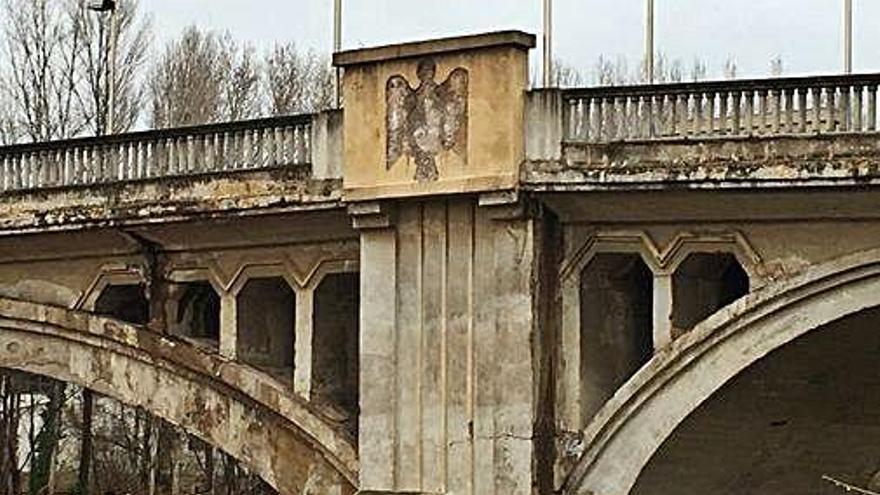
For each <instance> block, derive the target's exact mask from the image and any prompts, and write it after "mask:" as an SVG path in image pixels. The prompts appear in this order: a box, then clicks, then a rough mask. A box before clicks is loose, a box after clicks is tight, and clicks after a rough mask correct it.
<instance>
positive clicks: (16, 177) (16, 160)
mask: <svg viewBox="0 0 880 495" xmlns="http://www.w3.org/2000/svg"><path fill="white" fill-rule="evenodd" d="M9 168H10V172H11V173H12V177H10V179H11V180H10V189H21V155H18V156H13V157H11V158H10V167H9Z"/></svg>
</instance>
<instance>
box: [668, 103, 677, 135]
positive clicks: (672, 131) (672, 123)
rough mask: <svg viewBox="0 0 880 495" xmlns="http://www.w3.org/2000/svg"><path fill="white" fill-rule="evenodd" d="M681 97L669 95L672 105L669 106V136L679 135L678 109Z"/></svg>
mask: <svg viewBox="0 0 880 495" xmlns="http://www.w3.org/2000/svg"><path fill="white" fill-rule="evenodd" d="M679 96H680V95H678V94H672V95H669V98H670V104H669V135H670V136H677V135H678V129H679V126H678V109H679V106H680V101H679V100H680V97H679Z"/></svg>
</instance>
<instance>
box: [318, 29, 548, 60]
mask: <svg viewBox="0 0 880 495" xmlns="http://www.w3.org/2000/svg"><path fill="white" fill-rule="evenodd" d="M535 43H536V41H535V35H533V34H529V33H525V32H523V31H514V30H511V31H497V32H494V33H485V34H475V35H468V36H456V37H453V38H440V39H435V40H428V41H416V42H410V43H400V44H395V45H386V46H379V47H375V48H364V49H359V50H347V51H343V52H338V53H336V54H334V55H333V65H336V66H338V67H348V66H352V65H362V64H369V63H375V62H382V61H385V60H394V59H400V58H411V57H420V56H423V55H438V54H441V53H450V52H462V51H469V50H479V49H483V48H492V47H497V46H513V47H519V48H523V49H526V50H528V49H530V48H534V47H535Z"/></svg>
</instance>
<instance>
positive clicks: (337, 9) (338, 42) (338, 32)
mask: <svg viewBox="0 0 880 495" xmlns="http://www.w3.org/2000/svg"><path fill="white" fill-rule="evenodd" d="M341 50H342V0H334V2H333V52H334V53H336V52H339V51H341ZM333 92H334V100H335V101H336V108H341V107H342V68H340V67H336V77H335V81H334V89H333Z"/></svg>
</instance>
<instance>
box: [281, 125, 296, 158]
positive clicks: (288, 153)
mask: <svg viewBox="0 0 880 495" xmlns="http://www.w3.org/2000/svg"><path fill="white" fill-rule="evenodd" d="M278 129H279V132H278V134H277V137H278V142H277V146H278V149H279V150H280V151H279V152H278V155H279V156H278V164H279V165H290V164H291V163H293V148H292V147H291V146H290V137H289V136H290V134H291V133H292V132H293V127H291V126H289V125H288V126H284V127H279V128H278Z"/></svg>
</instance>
